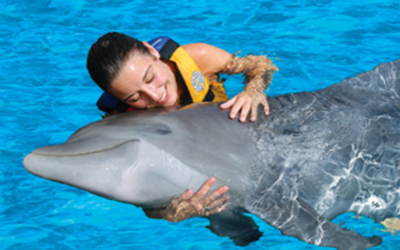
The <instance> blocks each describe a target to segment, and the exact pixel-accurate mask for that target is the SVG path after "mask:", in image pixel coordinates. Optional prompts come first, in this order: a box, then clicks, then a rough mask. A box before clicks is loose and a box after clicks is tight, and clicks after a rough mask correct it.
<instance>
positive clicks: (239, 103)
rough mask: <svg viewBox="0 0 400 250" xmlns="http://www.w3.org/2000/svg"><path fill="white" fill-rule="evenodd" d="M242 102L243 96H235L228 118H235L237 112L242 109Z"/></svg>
mask: <svg viewBox="0 0 400 250" xmlns="http://www.w3.org/2000/svg"><path fill="white" fill-rule="evenodd" d="M244 102H245V100H244V98H237V100H236V102H235V104H234V105H233V107H232V110H231V113H230V114H229V118H231V119H235V118H236V117H237V114H238V113H239V111H240V110H241V109H242V106H243V103H244Z"/></svg>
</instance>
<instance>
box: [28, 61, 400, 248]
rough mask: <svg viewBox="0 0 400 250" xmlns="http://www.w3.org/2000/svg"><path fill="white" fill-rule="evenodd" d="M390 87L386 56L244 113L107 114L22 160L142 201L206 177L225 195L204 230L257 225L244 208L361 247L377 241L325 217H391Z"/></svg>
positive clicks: (238, 234) (398, 202) (314, 236)
mask: <svg viewBox="0 0 400 250" xmlns="http://www.w3.org/2000/svg"><path fill="white" fill-rule="evenodd" d="M399 95H400V60H397V61H394V62H390V63H385V64H381V65H379V66H377V67H376V68H375V69H373V70H371V71H369V72H365V73H362V74H359V75H357V76H356V77H353V78H348V79H345V80H344V81H342V82H341V83H339V84H334V85H332V86H330V87H328V88H325V89H322V90H319V91H316V92H301V93H294V94H285V95H281V96H276V97H271V98H269V105H270V109H271V114H270V115H269V116H267V117H265V116H264V115H260V116H259V117H258V119H257V121H256V122H254V123H245V124H241V123H239V122H237V121H232V120H230V119H229V118H228V113H227V112H224V111H221V110H220V109H219V108H218V107H217V106H216V105H214V104H205V103H204V104H197V105H191V106H187V107H183V108H181V109H177V110H164V109H162V110H149V111H146V112H130V113H126V114H121V115H116V116H113V117H109V118H106V119H103V120H100V121H97V122H94V123H92V124H90V125H88V126H85V127H83V128H81V129H80V130H78V131H77V132H76V133H74V134H73V135H72V136H71V137H70V138H69V139H68V140H67V141H66V142H65V143H64V144H62V145H55V146H48V147H43V148H39V149H36V150H35V151H33V152H32V153H31V154H29V155H27V156H26V157H25V158H24V166H25V168H26V169H27V170H28V171H29V172H31V173H33V174H35V175H38V176H40V177H42V178H46V179H49V180H52V181H56V182H60V183H64V184H67V185H71V186H75V187H78V188H81V189H84V190H87V191H89V192H91V193H94V194H96V195H99V196H102V197H105V198H108V199H113V200H117V201H121V202H126V203H131V204H134V205H136V206H139V207H143V208H153V209H157V208H161V207H164V206H165V205H166V204H167V203H168V202H169V201H170V200H171V199H172V198H174V197H177V196H179V195H181V194H182V193H183V192H184V191H185V190H186V189H188V188H191V189H193V190H197V189H198V188H199V187H200V186H201V185H202V183H203V182H204V181H205V180H207V179H208V178H209V177H211V176H214V177H215V178H216V179H217V183H216V184H215V185H214V186H215V187H218V186H220V185H228V186H229V188H230V189H229V195H230V196H231V199H230V204H229V206H228V207H227V209H226V211H223V212H222V213H219V214H216V215H212V216H210V217H209V218H208V219H209V220H210V226H209V228H210V229H211V230H212V231H213V232H214V233H216V234H217V235H219V236H228V237H230V238H231V239H232V240H233V242H234V243H236V244H237V245H242V246H244V245H247V244H249V243H250V242H252V241H255V240H257V239H259V238H260V236H261V234H262V233H261V232H260V231H259V230H258V226H257V225H256V224H255V222H254V221H253V220H252V219H251V218H250V217H248V216H246V215H244V213H251V214H254V215H256V216H258V217H260V218H261V219H262V220H264V221H265V222H266V223H268V224H270V225H272V226H273V227H275V228H277V229H279V230H280V231H281V232H282V234H284V235H288V236H293V237H296V238H298V239H300V240H303V241H305V242H308V243H311V244H315V245H321V246H330V247H334V248H337V249H367V248H370V247H373V246H376V245H379V244H380V243H381V242H382V239H381V238H380V237H376V236H373V237H364V236H361V235H360V234H357V233H355V232H354V231H350V230H348V229H346V228H343V227H341V226H340V225H336V224H334V223H332V222H331V220H332V219H334V218H335V217H337V216H338V215H340V214H343V213H346V212H353V213H355V214H358V215H365V216H368V217H370V218H372V219H374V220H375V221H376V222H380V221H382V220H384V219H385V218H390V217H396V216H399V214H400V98H399ZM260 113H262V112H260Z"/></svg>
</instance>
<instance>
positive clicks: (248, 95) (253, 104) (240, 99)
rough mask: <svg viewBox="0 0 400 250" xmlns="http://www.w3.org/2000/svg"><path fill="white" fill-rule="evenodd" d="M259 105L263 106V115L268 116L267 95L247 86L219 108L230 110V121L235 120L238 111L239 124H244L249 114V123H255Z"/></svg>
mask: <svg viewBox="0 0 400 250" xmlns="http://www.w3.org/2000/svg"><path fill="white" fill-rule="evenodd" d="M260 104H261V105H263V106H264V112H265V115H269V105H268V101H267V95H266V94H265V93H264V91H262V90H261V91H257V90H255V89H253V88H251V87H250V85H247V86H246V88H245V89H244V91H243V92H241V93H240V94H238V95H236V96H235V97H233V98H232V99H230V100H229V101H227V102H225V103H223V104H221V106H220V108H221V109H229V108H232V109H231V112H230V114H229V117H230V118H231V119H235V118H236V117H237V114H238V113H239V111H240V117H239V121H240V122H245V121H246V120H247V116H248V115H249V112H251V116H250V121H251V122H255V121H256V120H257V109H258V105H260Z"/></svg>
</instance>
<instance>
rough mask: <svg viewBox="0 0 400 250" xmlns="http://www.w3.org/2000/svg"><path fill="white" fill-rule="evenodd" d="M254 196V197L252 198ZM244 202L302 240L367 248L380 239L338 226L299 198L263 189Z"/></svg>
mask: <svg viewBox="0 0 400 250" xmlns="http://www.w3.org/2000/svg"><path fill="white" fill-rule="evenodd" d="M252 200H253V199H252ZM253 201H254V202H252V203H251V204H246V208H247V209H248V210H249V211H250V212H251V213H253V214H255V215H257V216H259V217H260V218H262V219H263V220H264V221H266V222H267V223H268V224H270V225H271V226H273V227H275V228H277V229H279V230H280V231H281V232H282V234H284V235H289V236H294V237H296V238H298V239H300V240H302V241H305V242H308V243H311V244H314V245H320V246H329V247H335V248H337V249H343V250H344V249H352V250H355V249H367V248H371V247H374V246H377V245H379V244H381V243H382V238H380V237H377V236H373V237H371V238H368V237H363V236H361V235H359V234H357V233H355V232H354V231H350V230H347V229H345V228H340V227H339V226H338V225H336V224H334V223H332V222H330V221H329V220H326V219H325V218H323V217H322V216H321V215H319V214H318V213H317V211H315V210H314V208H312V207H311V206H310V205H308V204H306V203H305V202H302V201H300V200H298V199H295V198H293V199H287V198H282V197H279V198H278V197H277V196H275V197H274V195H270V193H263V194H262V197H259V199H257V200H253Z"/></svg>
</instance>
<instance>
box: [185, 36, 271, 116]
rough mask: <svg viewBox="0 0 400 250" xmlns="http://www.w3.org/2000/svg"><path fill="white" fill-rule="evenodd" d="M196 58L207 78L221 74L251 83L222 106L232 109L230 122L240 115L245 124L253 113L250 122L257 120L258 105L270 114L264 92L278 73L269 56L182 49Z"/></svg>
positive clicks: (193, 46)
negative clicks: (244, 55)
mask: <svg viewBox="0 0 400 250" xmlns="http://www.w3.org/2000/svg"><path fill="white" fill-rule="evenodd" d="M182 47H183V48H184V49H185V50H186V51H187V53H188V54H189V55H190V56H191V57H192V58H193V60H194V61H195V62H196V64H197V66H198V67H199V68H200V70H201V71H202V73H203V74H204V76H206V77H208V78H210V77H212V76H214V75H215V74H217V73H224V74H228V75H232V74H243V75H244V76H245V80H244V82H245V83H247V85H246V87H245V89H244V91H243V92H242V93H240V94H238V95H236V96H235V97H233V98H232V99H231V100H229V101H228V102H226V103H224V104H222V105H221V108H222V109H228V108H232V109H231V112H230V118H231V119H234V118H236V116H237V114H238V113H239V111H240V118H239V120H240V121H241V122H244V121H246V119H247V116H248V114H249V112H250V111H251V117H250V121H255V120H256V119H257V108H258V105H260V104H262V105H263V106H264V111H265V114H266V115H268V114H269V106H268V102H267V96H266V95H265V93H264V90H265V89H267V88H268V86H269V84H270V83H271V81H272V74H273V73H274V72H275V71H277V70H278V68H277V67H276V66H274V65H273V64H272V61H271V60H270V59H268V58H266V57H265V56H253V55H250V56H247V57H236V55H235V54H234V55H232V54H230V53H228V52H226V51H225V50H222V49H219V48H217V47H214V46H211V45H209V44H205V43H193V44H187V45H183V46H182Z"/></svg>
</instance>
